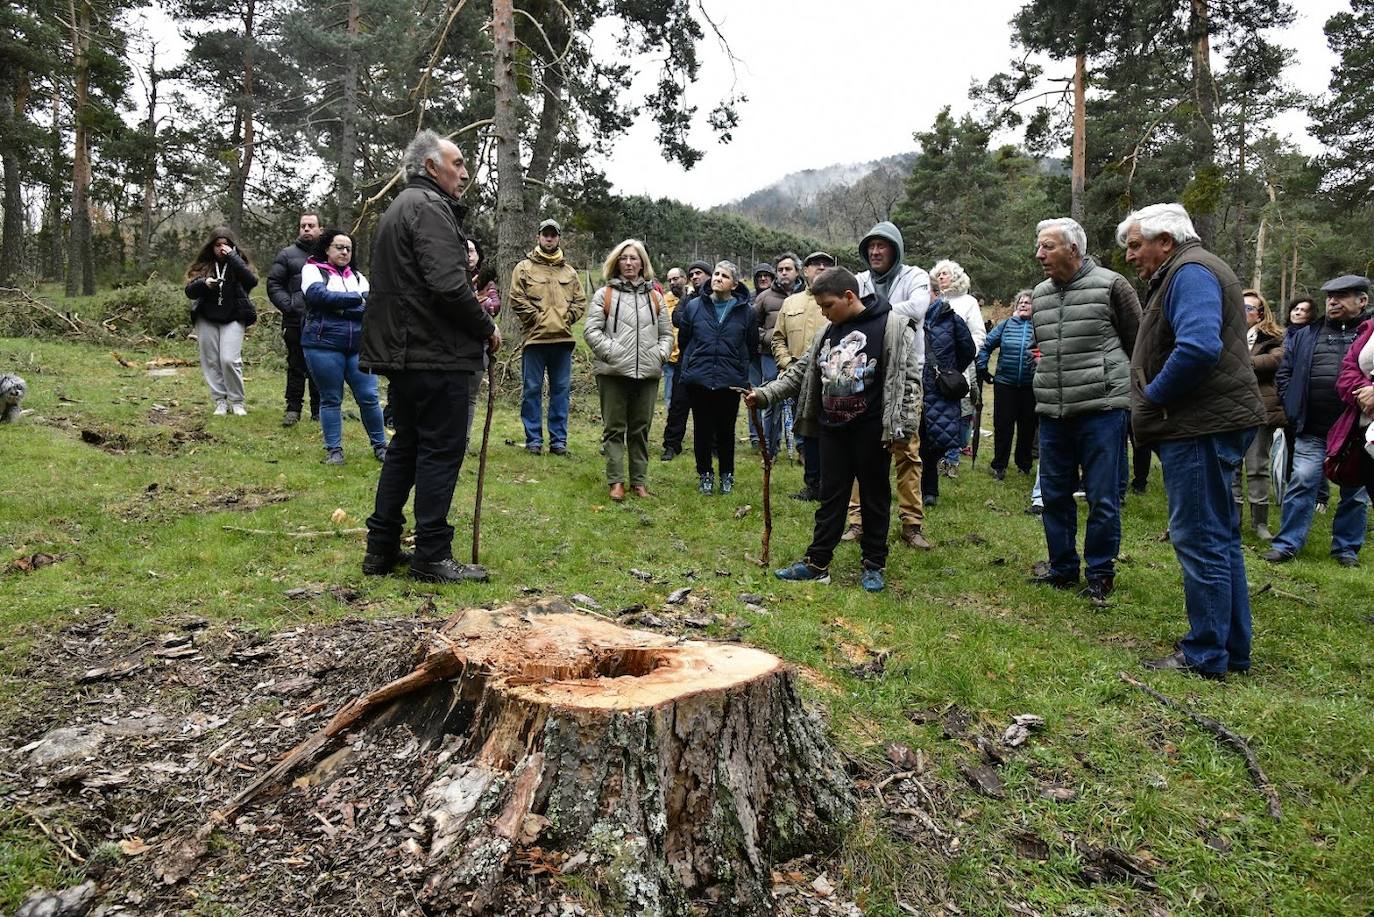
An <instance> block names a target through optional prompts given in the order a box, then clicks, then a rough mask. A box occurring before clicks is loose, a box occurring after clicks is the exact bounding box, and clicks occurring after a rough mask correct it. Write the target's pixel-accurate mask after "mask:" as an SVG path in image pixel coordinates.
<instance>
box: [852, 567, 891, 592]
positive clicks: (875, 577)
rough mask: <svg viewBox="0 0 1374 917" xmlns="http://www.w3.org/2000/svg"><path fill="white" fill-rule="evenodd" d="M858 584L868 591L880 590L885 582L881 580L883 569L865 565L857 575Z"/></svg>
mask: <svg viewBox="0 0 1374 917" xmlns="http://www.w3.org/2000/svg"><path fill="white" fill-rule="evenodd" d="M859 585H860V586H863V587H864V589H865V590H866V591H868V592H882V591H883V588H884V587H885V586H886V585H887V584H886V583H884V582H883V571H881V570H874V569H872V568H871V567H865V568H864V572H863V573H862V574H860V575H859Z"/></svg>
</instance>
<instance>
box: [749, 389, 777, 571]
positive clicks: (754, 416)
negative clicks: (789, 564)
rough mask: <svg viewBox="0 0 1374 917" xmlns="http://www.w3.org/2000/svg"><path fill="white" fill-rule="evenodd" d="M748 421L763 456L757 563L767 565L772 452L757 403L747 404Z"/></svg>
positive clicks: (770, 533)
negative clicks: (760, 545)
mask: <svg viewBox="0 0 1374 917" xmlns="http://www.w3.org/2000/svg"><path fill="white" fill-rule="evenodd" d="M749 422H750V423H752V424H753V425H754V429H756V430H758V431H759V454H760V455H762V456H763V556H762V557H760V558H759V563H760V564H761V565H763V566H765V567H766V566H768V540H769V539H770V538H772V537H773V504H772V501H771V500H769V490H770V489H771V488H770V486H769V485H770V484H771V481H772V477H773V454H772V453H771V452H769V451H768V437H767V436H766V435H765V434H764V432H763V424H762V423H760V422H759V409H758V405H753V404H751V405H749Z"/></svg>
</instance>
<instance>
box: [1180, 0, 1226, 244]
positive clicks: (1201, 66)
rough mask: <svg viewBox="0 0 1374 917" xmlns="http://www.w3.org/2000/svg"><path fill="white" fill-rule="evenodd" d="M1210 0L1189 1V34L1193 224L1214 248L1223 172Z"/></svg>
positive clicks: (1204, 242) (1203, 242)
mask: <svg viewBox="0 0 1374 917" xmlns="http://www.w3.org/2000/svg"><path fill="white" fill-rule="evenodd" d="M1207 3H1208V0H1189V7H1188V8H1189V15H1188V35H1189V38H1190V39H1191V41H1192V46H1193V103H1194V105H1195V106H1196V109H1197V111H1196V114H1195V115H1194V117H1193V131H1192V139H1193V156H1194V161H1195V162H1196V163H1197V166H1196V168H1195V169H1194V172H1193V175H1194V178H1193V181H1194V184H1195V186H1196V187H1195V189H1194V190H1195V193H1194V194H1193V195H1192V200H1191V202H1190V203H1191V205H1192V212H1191V213H1190V216H1191V217H1192V218H1193V226H1194V228H1196V229H1197V231H1198V235H1199V236H1201V237H1202V244H1203V245H1205V246H1207V247H1208V248H1211V247H1212V234H1213V230H1214V228H1215V225H1216V217H1215V212H1216V206H1217V199H1218V198H1219V197H1220V194H1221V175H1220V172H1219V170H1218V169H1217V164H1216V146H1217V142H1216V131H1215V128H1214V124H1215V122H1216V111H1217V96H1216V84H1215V82H1213V79H1212V42H1211V37H1210V34H1209V33H1210V31H1211V14H1210V12H1209V10H1208V7H1207Z"/></svg>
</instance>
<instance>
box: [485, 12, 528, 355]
mask: <svg viewBox="0 0 1374 917" xmlns="http://www.w3.org/2000/svg"><path fill="white" fill-rule="evenodd" d="M491 35H492V42H493V44H494V45H495V52H496V65H495V67H494V68H493V80H494V83H495V90H496V92H495V112H494V118H493V120H494V121H495V125H494V130H495V132H496V271H497V278H498V280H497V282H498V283H499V284H503V285H507V284H509V283H510V276H511V272H512V271H513V270H515V265H516V263H517V262H519V261H520V258H521V257H522V256H523V254H524V245H525V242H526V241H527V237H528V236H529V235H530V233H529V232H528V228H527V226H526V219H525V197H524V182H523V178H522V176H521V170H520V128H519V122H518V114H517V111H516V104H517V101H518V99H519V90H518V88H517V86H516V79H515V7H514V3H513V0H492V5H491ZM501 325H502V328H501V333H502V334H504V335H506V336H507V337H510V338H511V339H512V340H514V339H515V337H516V336H517V335H518V333H519V330H520V326H519V323H518V322H517V321H516V318H515V310H514V309H502V310H501Z"/></svg>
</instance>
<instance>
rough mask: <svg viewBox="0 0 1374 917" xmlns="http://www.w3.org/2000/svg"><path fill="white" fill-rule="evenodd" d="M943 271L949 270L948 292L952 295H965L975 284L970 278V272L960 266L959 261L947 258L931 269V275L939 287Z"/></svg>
mask: <svg viewBox="0 0 1374 917" xmlns="http://www.w3.org/2000/svg"><path fill="white" fill-rule="evenodd" d="M941 271H948V272H949V289H948V290H947V291H946V292H948V293H949V295H951V296H963V295H964V294H965V293H967V292H968V290H969V287H970V286H972V285H973V282H972V281H971V280H969V279H968V272H967V271H965V270H964V269H963V268H962V267H960V266H959V262H958V261H950V260H949V259H948V258H946V259H945V260H944V261H940V262H938V263H937V264H936V265H935V267H933V268H931V269H930V277H931V279H932V280H934V281H935V286H936V288H937V289H938V288H939V286H940V280H939V278H940V272H941Z"/></svg>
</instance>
